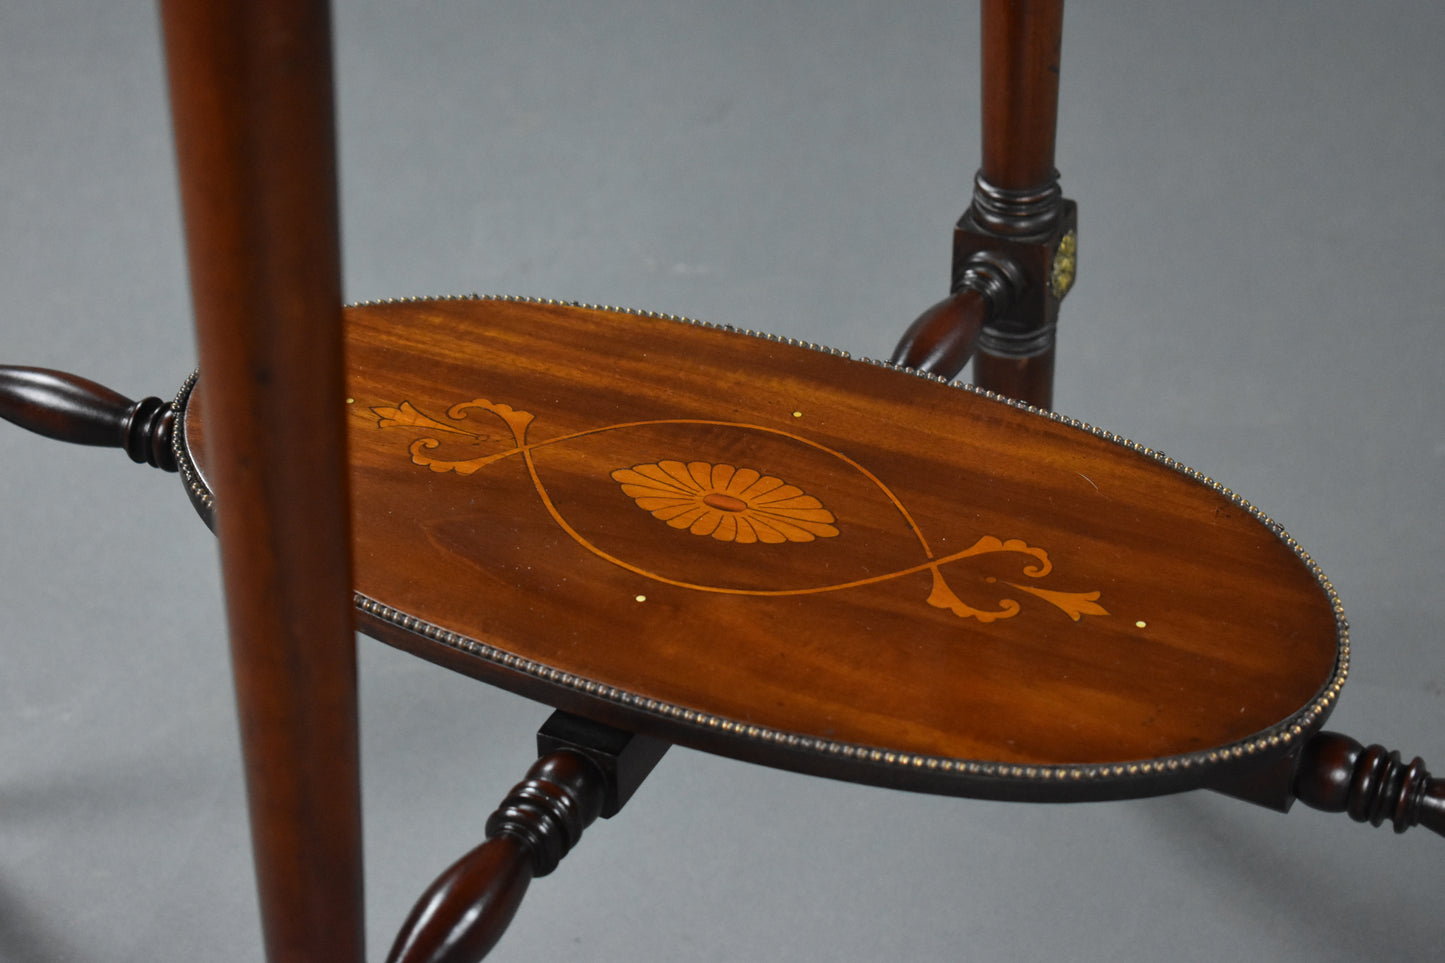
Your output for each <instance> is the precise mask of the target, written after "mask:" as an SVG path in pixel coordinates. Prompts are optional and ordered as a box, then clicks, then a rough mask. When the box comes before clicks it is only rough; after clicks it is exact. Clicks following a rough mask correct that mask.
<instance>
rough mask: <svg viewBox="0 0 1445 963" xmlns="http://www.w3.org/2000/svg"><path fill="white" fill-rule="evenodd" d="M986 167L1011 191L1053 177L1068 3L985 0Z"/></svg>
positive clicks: (988, 174)
mask: <svg viewBox="0 0 1445 963" xmlns="http://www.w3.org/2000/svg"><path fill="white" fill-rule="evenodd" d="M980 6H981V8H982V9H981V14H982V16H981V20H982V34H983V48H982V54H983V55H982V60H981V64H982V68H983V69H982V76H983V166H982V168H981V170H980V171H979V173H980V174H982V175H983V177H984V178H985V179H986V180H987V181H988V182H989V183H991V184H993V185H995V186H996V187H1000V188H1004V189H1006V190H1029V189H1032V188H1037V187H1039V186H1040V185H1044V184H1048V183H1051V182H1052V181H1053V180H1054V177H1055V174H1054V143H1055V129H1056V127H1057V125H1058V116H1059V50H1060V46H1061V44H1062V38H1063V29H1064V27H1063V24H1064V0H983V3H982V4H981V5H980Z"/></svg>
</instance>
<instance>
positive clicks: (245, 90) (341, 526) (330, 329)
mask: <svg viewBox="0 0 1445 963" xmlns="http://www.w3.org/2000/svg"><path fill="white" fill-rule="evenodd" d="M161 10H162V16H163V23H164V33H165V49H166V57H167V64H168V68H169V81H170V96H171V107H172V114H173V118H174V123H175V135H176V151H177V157H178V161H179V167H180V183H181V199H182V204H183V209H184V214H185V230H186V245H187V254H188V261H189V265H190V279H191V293H192V300H193V302H194V305H195V313H196V325H197V337H198V342H199V348H200V361H201V368H202V370H203V371H205V373H206V375H205V379H204V387H203V388H202V390H203V391H204V392H205V393H206V396H207V405H208V410H210V411H211V412H213V414H214V420H213V422H212V423H211V425H210V426H209V428H210V431H211V432H212V433H213V437H214V438H215V440H216V446H215V452H216V457H215V459H214V462H213V463H212V464H211V465H210V466H209V471H210V473H211V477H212V478H213V481H214V484H215V488H216V491H217V494H218V496H219V500H220V505H221V507H220V512H219V518H218V525H217V528H218V531H219V535H220V549H221V564H222V570H223V574H224V577H225V586H226V603H227V611H228V616H229V623H230V635H231V652H232V662H233V668H234V675H235V685H236V699H237V706H238V713H239V716H240V728H241V737H242V748H243V755H244V759H245V767H246V782H247V791H248V799H249V806H250V816H251V833H252V842H253V847H254V851H255V864H256V874H257V888H258V892H259V896H260V904H261V914H262V923H263V929H264V934H265V945H266V952H267V955H268V958H269V959H270V960H271V961H273V963H278V961H290V960H297V961H300V960H310V961H316V960H327V961H338V963H346V961H360V960H361V959H362V958H363V955H364V954H363V926H362V916H361V912H362V898H361V897H362V888H361V885H362V884H361V879H362V877H361V817H360V781H359V773H358V751H357V750H358V746H357V732H356V665H355V640H354V636H353V626H352V612H351V607H350V604H349V602H350V593H351V586H352V578H351V563H350V544H351V543H350V541H349V539H348V537H347V525H348V522H349V520H350V512H349V508H348V499H347V495H346V464H347V462H346V444H345V442H346V438H345V432H344V429H343V426H342V418H341V415H342V410H343V409H342V401H341V399H342V396H343V376H342V359H341V349H342V344H341V337H340V326H339V321H340V304H341V298H340V257H339V253H338V242H337V238H338V232H337V210H336V203H337V201H336V173H335V144H334V133H333V122H332V117H333V109H332V89H331V45H330V20H329V12H328V9H327V4H326V3H325V2H320V0H315V2H297V0H231V2H211V0H163V2H162V4H161Z"/></svg>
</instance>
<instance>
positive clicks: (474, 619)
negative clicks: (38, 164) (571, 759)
mask: <svg viewBox="0 0 1445 963" xmlns="http://www.w3.org/2000/svg"><path fill="white" fill-rule="evenodd" d="M346 333H347V340H348V356H349V359H350V378H349V381H348V387H347V396H346V399H347V404H348V410H349V415H350V417H349V424H350V432H351V436H350V437H351V459H352V461H351V465H352V486H353V492H354V499H355V501H354V506H353V510H354V526H353V530H354V539H355V542H354V545H355V554H356V565H357V573H356V588H357V590H358V592H359V593H360V599H359V605H360V607H361V624H362V626H363V628H364V629H365V630H366V631H367V632H369V633H371V634H374V635H376V636H378V637H380V638H382V639H384V640H385V641H388V642H390V643H392V644H395V645H399V646H401V647H403V648H406V649H408V650H410V651H413V652H416V653H418V654H421V655H423V656H425V657H427V658H430V659H433V660H434V661H437V662H439V663H441V664H444V665H447V666H449V667H452V668H454V669H457V670H459V671H462V672H466V673H468V674H471V675H474V676H476V677H479V678H483V679H486V680H488V681H491V682H494V683H497V684H499V685H502V686H504V687H507V688H511V689H513V690H515V691H518V692H521V693H523V694H526V695H529V696H532V697H534V698H537V699H540V700H543V701H546V702H548V703H550V704H552V705H555V706H557V707H559V708H563V709H567V710H569V711H572V712H575V713H578V714H581V715H586V716H590V717H592V718H596V719H598V720H600V721H604V722H608V723H611V724H613V725H616V726H619V727H621V728H626V729H629V730H632V731H638V732H643V733H647V734H650V735H653V736H655V737H657V738H660V739H664V740H667V741H671V742H678V743H683V744H686V745H691V746H696V747H699V748H703V749H707V750H710V751H714V752H720V753H724V754H727V755H732V756H736V757H739V758H743V759H748V760H752V761H757V762H763V763H767V764H771V765H777V766H783V767H787V768H792V769H797V770H801V771H805V772H814V773H819V774H823V775H829V776H834V777H838V778H845V779H853V780H858V781H863V782H870V783H877V784H884V785H892V786H900V787H905V788H911V789H918V790H924V791H932V792H944V793H955V794H963V795H980V796H989V797H996V798H1014V799H1095V798H1110V797H1118V796H1131V795H1144V794H1149V793H1157V792H1166V791H1172V790H1177V789H1185V788H1193V787H1197V786H1206V785H1211V784H1214V783H1216V782H1226V781H1229V780H1230V779H1231V778H1235V777H1237V776H1238V774H1239V773H1240V772H1241V771H1245V770H1250V769H1253V768H1257V767H1258V766H1259V765H1261V764H1262V763H1263V762H1265V761H1268V760H1270V759H1284V758H1287V757H1289V756H1292V755H1293V754H1294V753H1295V752H1296V751H1297V749H1298V746H1299V745H1300V740H1301V739H1302V738H1304V737H1306V736H1308V734H1309V733H1310V732H1312V731H1314V730H1315V729H1317V728H1318V727H1319V725H1320V723H1321V722H1322V721H1323V720H1324V717H1325V715H1326V714H1327V712H1328V710H1329V708H1330V707H1331V706H1332V704H1333V701H1334V698H1335V695H1336V694H1337V692H1338V689H1339V686H1340V684H1341V682H1342V679H1343V673H1344V666H1345V663H1346V654H1347V649H1346V640H1345V635H1344V623H1343V619H1342V617H1341V616H1340V615H1339V612H1338V603H1337V601H1336V599H1335V597H1334V595H1333V592H1332V591H1331V590H1330V588H1329V587H1328V583H1326V582H1325V581H1324V580H1323V578H1322V576H1320V575H1319V573H1318V570H1317V569H1316V568H1314V566H1313V565H1312V563H1311V562H1310V561H1309V560H1308V558H1307V556H1305V555H1304V554H1303V552H1302V551H1301V550H1300V549H1299V548H1298V546H1297V545H1295V544H1294V543H1293V542H1292V541H1291V540H1289V539H1288V537H1287V536H1286V535H1285V534H1284V533H1283V532H1281V531H1280V530H1279V529H1278V527H1277V526H1275V525H1273V523H1271V522H1269V521H1268V520H1267V519H1266V518H1264V517H1262V516H1260V515H1259V514H1258V513H1257V512H1255V511H1254V510H1253V509H1252V508H1251V507H1250V506H1249V505H1248V504H1247V503H1245V502H1243V501H1242V500H1241V499H1238V498H1237V497H1235V496H1233V495H1232V494H1231V493H1229V492H1228V491H1227V490H1226V489H1224V488H1223V487H1222V486H1217V485H1215V484H1213V483H1211V482H1209V481H1208V480H1207V479H1204V478H1202V477H1201V476H1198V475H1197V474H1195V473H1192V472H1190V471H1188V470H1187V469H1185V468H1184V467H1183V466H1180V465H1178V464H1177V463H1175V462H1173V461H1171V460H1169V459H1166V458H1164V457H1163V456H1161V455H1158V454H1156V453H1153V452H1151V451H1149V450H1147V449H1144V448H1142V447H1139V446H1133V445H1130V444H1126V443H1125V442H1123V440H1122V439H1118V438H1116V437H1114V436H1111V435H1109V434H1107V433H1105V432H1100V431H1096V430H1093V429H1090V428H1088V427H1087V426H1082V425H1080V424H1078V423H1074V422H1071V421H1070V420H1068V419H1066V418H1063V417H1062V416H1058V415H1050V414H1047V413H1043V412H1038V411H1031V410H1026V409H1024V408H1021V407H1018V406H1015V405H1012V404H1007V403H1004V402H1001V401H998V400H992V399H990V398H988V397H986V396H983V395H981V394H979V393H977V392H974V391H970V390H966V389H961V388H957V387H951V386H948V385H946V384H942V383H939V382H938V381H937V380H932V379H929V378H926V377H921V376H918V375H913V374H907V373H904V372H901V371H897V370H890V369H888V368H886V367H882V366H877V365H873V364H864V363H859V362H856V361H851V360H849V359H847V358H845V357H842V356H840V355H838V354H836V353H832V352H828V351H824V350H815V349H812V348H809V347H806V346H799V345H793V344H788V343H784V342H782V341H778V340H769V339H765V338H761V337H755V336H750V335H746V334H743V333H738V332H732V331H727V330H721V329H716V328H711V327H707V326H701V325H697V324H690V323H685V322H681V321H678V320H669V319H662V318H656V317H646V316H640V315H635V314H628V313H623V312H618V311H612V310H605V309H592V308H583V307H574V306H565V305H556V304H549V303H538V302H528V301H499V300H470V299H458V300H438V301H408V302H396V303H384V304H375V305H367V306H362V307H357V308H352V309H348V312H347V316H346ZM204 381H205V378H204V377H203V378H202V382H203V383H204ZM209 404H210V395H209V394H207V395H206V397H204V398H201V399H199V403H197V402H195V401H188V402H187V403H186V411H185V417H184V434H183V443H184V448H185V451H186V452H187V453H188V454H187V461H188V463H192V464H189V465H188V467H187V468H186V470H187V471H189V472H193V473H194V477H195V484H196V486H197V488H198V489H199V490H201V491H203V492H204V491H205V490H206V488H207V480H208V479H209V476H210V472H211V468H210V459H211V454H210V453H211V451H212V449H214V448H215V447H216V444H217V442H215V440H214V439H213V438H212V437H211V436H210V434H209V427H208V425H207V424H206V421H207V417H208V416H207V414H206V408H207V406H209ZM769 478H771V479H775V480H776V481H765V479H769ZM744 482H746V483H748V484H744ZM784 485H786V486H788V487H787V489H786V490H785V489H784V488H783V487H782V486H784ZM769 490H771V491H776V492H777V493H778V495H777V496H774V497H773V499H772V500H771V501H770V499H769V497H767V496H768V491H769ZM829 519H831V520H829ZM768 525H773V526H774V527H773V533H774V534H773V535H770V536H768V538H766V539H765V538H764V537H762V536H761V535H760V534H759V533H761V532H762V531H763V529H764V528H765V527H766V526H768ZM779 532H781V533H783V534H782V535H778V534H777V533H779Z"/></svg>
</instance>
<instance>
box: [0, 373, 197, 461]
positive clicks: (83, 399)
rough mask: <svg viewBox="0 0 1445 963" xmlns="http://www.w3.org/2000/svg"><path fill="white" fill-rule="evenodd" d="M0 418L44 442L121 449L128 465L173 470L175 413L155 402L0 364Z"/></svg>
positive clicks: (78, 380) (83, 380) (79, 379)
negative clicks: (44, 440)
mask: <svg viewBox="0 0 1445 963" xmlns="http://www.w3.org/2000/svg"><path fill="white" fill-rule="evenodd" d="M0 418H4V419H5V420H7V421H10V422H13V423H14V424H17V425H19V426H20V427H22V428H27V429H29V430H30V431H33V432H35V433H36V434H40V435H44V436H45V437H47V438H54V439H56V440H58V441H68V442H70V443H71V444H75V445H97V446H100V447H104V448H120V449H122V450H124V451H125V453H126V454H127V455H129V456H130V459H131V461H134V462H137V463H145V464H148V465H150V466H151V467H152V468H159V469H161V470H163V471H171V472H173V471H175V470H176V458H175V452H174V450H173V449H172V446H171V434H172V430H173V428H174V425H175V410H174V409H173V408H172V407H171V406H170V405H169V404H168V403H166V402H164V401H162V400H161V399H159V398H155V397H149V398H142V399H141V400H140V401H132V400H130V399H129V398H127V397H125V396H124V395H122V394H120V393H119V392H116V391H112V390H111V389H110V388H107V387H105V386H104V385H99V384H96V383H95V382H94V381H91V380H89V379H87V378H82V377H80V376H78V375H73V374H68V373H66V372H64V371H52V370H50V369H48V368H27V367H21V366H18V365H0Z"/></svg>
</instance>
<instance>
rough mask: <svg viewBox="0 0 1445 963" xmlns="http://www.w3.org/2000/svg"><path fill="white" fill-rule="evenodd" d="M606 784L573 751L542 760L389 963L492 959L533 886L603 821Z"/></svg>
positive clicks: (446, 877)
mask: <svg viewBox="0 0 1445 963" xmlns="http://www.w3.org/2000/svg"><path fill="white" fill-rule="evenodd" d="M604 783H605V780H604V778H603V774H602V771H601V770H600V769H598V768H597V766H596V765H594V764H593V763H592V762H591V761H590V760H588V759H587V757H586V756H584V755H583V754H582V753H580V752H578V751H576V750H574V749H559V750H558V751H556V752H553V753H550V754H548V755H546V756H544V757H542V758H541V759H539V760H538V761H537V762H536V763H535V764H534V765H533V766H532V768H531V769H529V770H528V771H527V776H526V778H525V779H523V780H522V782H520V783H518V784H517V785H516V786H514V787H513V788H512V791H511V792H510V793H508V794H507V797H506V798H505V799H503V800H502V803H501V805H500V806H499V807H497V810H496V812H494V813H492V815H491V817H490V818H489V819H488V820H487V830H486V831H487V841H486V842H485V843H483V844H482V845H480V846H478V847H477V848H476V849H473V850H472V851H471V852H469V853H467V854H466V855H465V856H463V857H462V858H461V859H459V860H457V861H456V862H455V863H454V864H452V866H450V867H449V868H448V869H447V870H446V872H444V873H442V875H441V876H439V877H438V878H437V880H436V882H434V883H432V885H431V886H430V887H428V889H427V891H426V893H425V894H423V896H422V898H421V899H420V900H419V901H418V902H417V905H416V907H415V908H414V909H413V910H412V912H411V915H410V916H408V917H407V920H406V922H405V923H404V924H403V925H402V928H401V931H400V932H399V933H398V934H397V938H396V943H395V944H394V945H393V946H392V948H391V952H390V953H389V954H388V955H387V961H388V963H475V961H477V960H480V959H482V958H483V957H484V956H486V955H487V954H488V953H489V952H491V949H492V947H493V946H495V945H496V943H497V941H498V940H499V939H501V937H502V933H503V932H504V931H505V930H506V928H507V925H508V924H509V923H511V921H512V917H513V916H515V915H516V912H517V908H518V907H519V906H520V905H521V903H522V897H523V896H525V895H526V893H527V887H528V885H529V884H530V883H531V882H532V880H533V879H534V878H536V877H538V876H546V875H547V874H548V873H550V872H552V870H554V869H556V867H557V864H558V862H560V861H561V859H562V857H563V856H565V855H567V853H568V852H569V851H570V850H571V849H572V847H573V846H574V845H576V844H577V841H578V840H579V839H580V838H581V836H582V831H583V830H584V829H586V828H587V827H588V826H590V825H591V824H592V823H593V821H594V820H596V819H597V816H598V814H599V813H600V812H601V810H602V800H603V796H604V794H605V788H604Z"/></svg>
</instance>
